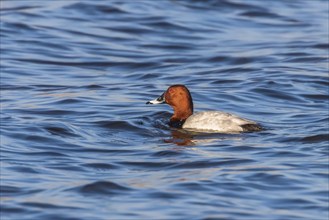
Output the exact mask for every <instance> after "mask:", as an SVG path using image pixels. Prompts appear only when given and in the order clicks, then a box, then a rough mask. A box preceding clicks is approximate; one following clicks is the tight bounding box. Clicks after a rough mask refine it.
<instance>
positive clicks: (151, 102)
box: [146, 93, 166, 105]
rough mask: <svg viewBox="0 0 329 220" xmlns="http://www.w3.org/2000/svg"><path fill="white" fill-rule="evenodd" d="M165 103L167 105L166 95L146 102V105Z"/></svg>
mask: <svg viewBox="0 0 329 220" xmlns="http://www.w3.org/2000/svg"><path fill="white" fill-rule="evenodd" d="M163 103H166V99H165V97H164V93H163V94H162V95H161V96H159V98H157V99H154V100H151V101H148V102H146V104H153V105H156V104H163Z"/></svg>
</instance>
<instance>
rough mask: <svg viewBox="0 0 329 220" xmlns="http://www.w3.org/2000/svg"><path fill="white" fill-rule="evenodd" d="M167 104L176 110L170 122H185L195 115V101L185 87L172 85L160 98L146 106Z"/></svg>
mask: <svg viewBox="0 0 329 220" xmlns="http://www.w3.org/2000/svg"><path fill="white" fill-rule="evenodd" d="M163 103H167V104H168V105H170V106H171V107H172V108H173V109H174V114H173V116H172V117H171V118H170V122H175V121H185V120H186V119H187V118H188V117H189V116H191V115H192V114H193V101H192V96H191V94H190V91H189V90H188V89H187V88H186V86H184V85H172V86H169V88H168V89H167V90H166V91H165V92H164V93H163V94H162V95H161V96H159V97H158V98H156V99H154V100H152V101H148V102H146V104H163Z"/></svg>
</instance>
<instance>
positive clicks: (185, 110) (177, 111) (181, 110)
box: [170, 103, 193, 122]
mask: <svg viewBox="0 0 329 220" xmlns="http://www.w3.org/2000/svg"><path fill="white" fill-rule="evenodd" d="M173 109H174V114H173V115H172V116H171V118H170V122H176V121H185V120H186V119H187V118H188V117H190V116H191V115H192V114H193V106H192V105H190V103H187V105H185V106H182V105H180V106H173Z"/></svg>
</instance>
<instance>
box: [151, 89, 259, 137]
mask: <svg viewBox="0 0 329 220" xmlns="http://www.w3.org/2000/svg"><path fill="white" fill-rule="evenodd" d="M146 104H153V105H155V104H168V105H169V106H171V107H172V108H173V110H174V113H173V115H172V116H171V118H170V121H169V123H168V124H169V126H170V127H173V128H178V129H184V130H191V131H196V132H198V131H200V132H215V133H241V132H254V131H261V130H262V129H263V128H262V127H261V125H260V124H258V123H256V122H254V121H252V120H248V119H244V118H241V117H239V116H237V115H235V114H231V113H227V112H222V111H204V112H197V113H193V110H194V109H193V100H192V96H191V93H190V91H189V90H188V88H187V87H186V86H185V85H181V84H176V85H171V86H169V87H168V89H167V90H166V91H165V92H164V93H162V95H160V96H159V97H158V98H156V99H154V100H151V101H148V102H146Z"/></svg>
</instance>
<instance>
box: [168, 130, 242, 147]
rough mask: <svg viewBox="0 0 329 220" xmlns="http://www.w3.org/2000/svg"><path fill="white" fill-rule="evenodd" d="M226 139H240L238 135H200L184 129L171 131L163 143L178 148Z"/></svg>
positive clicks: (200, 133)
mask: <svg viewBox="0 0 329 220" xmlns="http://www.w3.org/2000/svg"><path fill="white" fill-rule="evenodd" d="M228 139H230V140H235V141H241V140H242V137H241V136H240V135H239V134H218V133H202V132H196V131H189V130H185V129H173V130H171V138H169V139H164V140H163V141H164V142H165V143H173V144H176V145H178V146H195V145H198V144H211V143H213V142H216V141H223V140H228Z"/></svg>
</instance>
